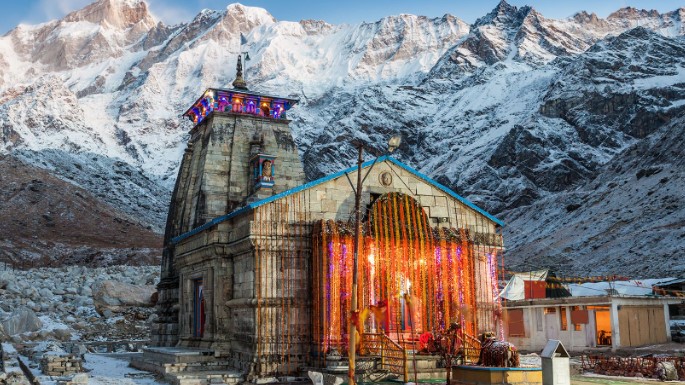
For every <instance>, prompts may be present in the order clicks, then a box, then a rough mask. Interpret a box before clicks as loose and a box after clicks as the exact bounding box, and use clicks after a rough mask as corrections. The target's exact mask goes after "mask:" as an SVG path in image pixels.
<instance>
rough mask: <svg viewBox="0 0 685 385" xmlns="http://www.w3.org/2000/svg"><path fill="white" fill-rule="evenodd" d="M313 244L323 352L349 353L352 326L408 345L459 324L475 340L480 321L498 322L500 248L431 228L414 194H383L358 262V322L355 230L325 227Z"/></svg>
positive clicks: (316, 327)
mask: <svg viewBox="0 0 685 385" xmlns="http://www.w3.org/2000/svg"><path fill="white" fill-rule="evenodd" d="M313 238H314V245H313V246H314V247H313V255H314V261H313V269H312V270H313V274H314V276H313V282H314V285H315V290H314V291H315V292H314V295H313V304H312V305H313V306H312V307H313V313H314V319H313V321H312V322H313V337H314V341H315V342H316V343H317V345H318V349H317V350H319V352H320V353H323V354H325V353H326V352H329V351H330V350H331V349H336V350H339V351H346V349H347V340H348V337H349V334H348V333H349V332H350V330H349V329H350V328H351V326H350V325H357V329H358V330H362V331H363V332H364V333H382V334H385V335H387V336H388V337H390V338H392V339H393V340H394V341H396V342H397V343H399V344H400V345H405V346H407V345H408V344H413V343H415V342H416V341H417V340H418V339H419V336H420V335H421V334H422V333H425V332H429V331H430V332H434V331H439V330H445V329H446V328H447V327H449V325H450V324H451V323H457V324H459V325H461V328H462V330H463V332H465V333H468V334H470V335H476V334H477V331H478V330H479V322H481V323H482V322H485V324H486V326H485V327H491V326H489V325H493V324H494V322H493V321H492V319H491V318H493V317H494V315H495V314H496V313H497V311H496V308H497V305H496V304H495V302H496V301H495V299H494V296H493V293H495V292H496V281H497V278H496V277H497V272H496V270H497V266H496V265H497V263H496V261H497V258H496V255H494V254H495V253H496V252H495V251H494V249H487V250H485V249H478V248H477V247H474V243H473V242H472V241H471V240H470V239H469V234H468V231H467V230H465V229H450V228H446V227H443V228H439V227H431V226H430V224H429V218H428V217H427V215H426V214H425V212H424V210H423V208H422V207H421V206H420V204H419V203H418V202H417V201H416V200H415V199H413V198H411V197H409V196H407V195H404V194H400V193H389V194H385V195H382V196H381V197H379V198H378V199H377V200H376V201H375V202H374V203H373V204H372V205H371V207H370V208H369V212H368V213H367V215H366V220H365V223H364V224H363V239H362V240H361V245H360V254H359V262H358V264H359V270H358V274H359V275H358V298H359V300H358V303H359V313H358V314H357V315H354V316H353V317H352V319H350V310H351V309H350V305H351V304H350V302H351V287H352V275H353V271H352V270H353V253H354V224H350V223H343V222H335V221H321V222H319V223H318V224H317V225H316V226H315V229H314V236H313ZM481 252H482V254H483V255H478V256H477V254H480V253H481ZM485 318H490V319H489V320H488V321H485V320H484V319H485ZM479 319H480V320H479Z"/></svg>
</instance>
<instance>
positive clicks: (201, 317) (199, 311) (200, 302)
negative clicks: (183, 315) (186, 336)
mask: <svg viewBox="0 0 685 385" xmlns="http://www.w3.org/2000/svg"><path fill="white" fill-rule="evenodd" d="M204 334H205V298H204V285H203V283H202V278H199V279H195V280H193V337H198V338H201V337H202V336H203V335H204Z"/></svg>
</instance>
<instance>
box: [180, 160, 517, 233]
mask: <svg viewBox="0 0 685 385" xmlns="http://www.w3.org/2000/svg"><path fill="white" fill-rule="evenodd" d="M386 160H387V161H389V162H391V163H392V164H394V165H396V166H399V167H401V168H403V169H404V170H406V171H408V172H410V173H412V174H414V175H416V176H417V177H419V178H421V179H423V180H424V181H426V182H428V183H429V184H432V185H434V186H435V187H437V188H439V189H440V190H442V191H443V192H444V193H446V194H447V195H449V196H451V197H453V198H455V199H457V200H458V201H460V202H461V203H463V204H465V205H466V206H468V207H470V208H472V209H473V210H475V211H476V212H478V213H480V214H482V215H483V216H485V217H486V218H488V219H490V220H491V221H493V222H495V223H496V224H497V225H499V226H502V227H504V222H502V221H500V220H499V219H497V218H495V217H494V216H493V215H492V214H490V213H488V212H487V211H485V210H483V209H481V208H480V207H478V206H476V205H475V204H473V202H471V201H469V200H468V199H466V198H464V197H462V196H461V195H459V194H457V193H455V192H454V191H452V190H450V189H449V188H447V187H445V186H443V185H442V184H440V183H438V182H437V181H435V180H433V179H431V178H430V177H428V176H427V175H425V174H422V173H420V172H419V171H417V170H415V169H413V168H412V167H409V166H407V165H406V164H404V163H402V162H400V161H399V160H397V159H395V158H393V157H391V156H389V155H383V156H381V157H379V158H378V159H377V160H375V162H377V163H381V162H384V161H386ZM373 163H374V160H369V161H367V162H364V163H362V168H366V167H369V166H371V165H372V164H373ZM354 171H357V166H352V167H350V168H348V169H345V170H342V171H338V172H336V173H333V174H330V175H327V176H324V177H323V178H319V179H316V180H313V181H311V182H308V183H305V184H303V185H300V186H297V187H295V188H292V189H290V190H286V191H283V192H282V193H280V194H276V195H273V196H270V197H268V198H265V199H262V200H259V201H257V202H254V203H250V204H248V205H246V206H243V207H241V208H239V209H237V210H235V211H233V212H230V213H228V214H226V215H222V216H220V217H217V218H214V219H212V220H211V221H209V222H207V223H205V224H204V225H202V226H199V227H196V228H194V229H192V230H190V231H188V232H186V233H183V234H181V235H179V236H177V237H174V238H172V239H171V243H174V244H175V243H178V242H180V241H182V240H184V239H186V238H188V237H190V236H193V235H195V234H198V233H200V232H201V231H203V230H206V229H208V228H210V227H212V226H214V225H217V224H219V223H221V222H224V221H226V220H228V219H231V218H234V217H236V216H239V215H241V214H243V213H245V212H248V211H250V210H253V209H255V208H257V207H259V206H263V205H265V204H267V203H271V202H273V201H275V200H278V199H281V198H283V197H287V196H289V195H292V194H295V193H298V192H300V191H304V190H307V189H309V188H312V187H314V186H318V185H320V184H322V183H325V182H328V181H330V180H333V179H336V178H340V177H342V176H344V175H345V174H346V173H350V172H354Z"/></svg>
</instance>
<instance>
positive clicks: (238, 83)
mask: <svg viewBox="0 0 685 385" xmlns="http://www.w3.org/2000/svg"><path fill="white" fill-rule="evenodd" d="M242 56H243V55H242V54H238V64H237V65H236V67H235V71H236V74H235V80H234V81H233V88H237V89H240V90H247V83H246V82H245V79H243V60H242Z"/></svg>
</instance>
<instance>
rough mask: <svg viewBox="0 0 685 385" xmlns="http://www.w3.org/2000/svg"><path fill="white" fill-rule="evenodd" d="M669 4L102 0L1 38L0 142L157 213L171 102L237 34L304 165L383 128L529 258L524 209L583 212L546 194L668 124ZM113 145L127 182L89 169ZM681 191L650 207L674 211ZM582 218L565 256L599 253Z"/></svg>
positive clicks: (533, 233)
mask: <svg viewBox="0 0 685 385" xmlns="http://www.w3.org/2000/svg"><path fill="white" fill-rule="evenodd" d="M684 18H685V8H680V9H678V10H674V11H672V12H668V13H664V14H660V13H658V12H655V11H644V10H637V9H634V8H624V9H621V10H618V11H617V12H615V13H613V14H611V15H610V16H609V17H607V18H606V19H602V18H599V17H597V16H596V15H595V14H588V13H586V12H580V13H578V14H576V15H574V16H573V17H571V18H568V19H563V20H554V19H548V18H545V17H544V16H543V15H541V14H540V13H538V12H537V11H536V10H534V9H532V8H530V7H521V8H517V7H514V6H511V5H509V4H507V3H506V2H504V1H502V2H501V3H499V4H498V5H497V6H496V7H495V9H493V11H492V12H490V13H489V14H487V15H485V16H483V17H482V18H480V19H478V20H477V21H476V22H475V23H474V24H473V25H469V24H467V23H465V22H463V21H462V20H460V19H458V18H457V17H455V16H452V15H445V16H443V17H441V18H433V19H431V18H427V17H423V16H414V15H397V16H388V17H386V18H383V19H381V20H379V21H377V22H374V23H361V24H356V25H332V24H329V23H326V22H325V21H317V20H302V21H300V22H290V21H277V20H275V19H274V18H273V17H272V16H271V15H270V14H269V13H268V12H267V11H266V10H264V9H260V8H253V7H246V6H243V5H240V4H231V5H228V6H227V7H226V8H225V9H224V10H220V11H212V10H203V11H202V12H200V13H199V14H198V15H197V16H196V17H195V18H193V19H192V20H190V21H188V22H187V23H181V24H178V25H173V26H167V25H164V24H163V23H161V22H159V21H157V20H156V19H155V17H154V16H153V15H152V14H150V12H149V10H148V7H147V5H146V4H145V2H144V1H143V0H100V1H97V2H95V3H93V4H91V5H89V6H88V7H86V8H84V9H82V10H79V11H75V12H72V13H71V14H69V15H67V16H66V17H65V18H64V19H62V20H56V21H51V22H48V23H44V24H41V25H37V26H29V25H20V26H18V27H17V28H15V29H14V30H12V31H10V32H9V33H8V34H6V35H5V36H3V37H2V38H0V48H1V49H0V64H1V65H0V116H1V117H2V118H3V119H2V123H1V124H2V130H1V131H0V150H1V151H2V152H4V153H13V154H15V155H17V156H19V157H20V158H22V159H23V160H25V161H27V162H29V163H32V164H33V165H37V166H40V167H44V168H46V169H49V170H52V171H53V172H55V173H57V175H58V176H59V177H60V178H62V179H65V180H68V181H71V182H73V183H74V184H77V185H79V186H80V187H83V188H86V189H88V190H90V191H92V192H94V193H95V195H97V196H99V197H101V199H103V201H105V202H107V203H109V204H111V205H113V206H116V207H118V208H120V209H122V210H123V211H125V212H127V213H128V214H129V215H131V216H132V217H133V218H136V219H137V220H138V221H139V222H145V223H146V224H147V225H151V226H152V228H154V229H157V230H159V229H161V227H162V221H163V214H162V213H163V212H164V210H165V205H166V202H167V200H168V198H167V196H168V195H165V194H168V191H169V190H170V188H171V186H172V184H173V179H174V177H175V171H176V169H177V167H178V162H179V160H180V158H181V152H182V150H183V148H184V146H185V140H186V133H187V132H188V130H189V129H190V123H189V122H186V121H182V120H181V119H180V118H179V114H180V113H181V112H182V111H184V110H185V108H186V107H187V106H188V104H189V103H191V102H192V101H194V100H195V98H196V97H197V96H198V95H199V94H200V93H201V92H202V91H203V90H204V89H205V88H207V87H228V86H229V85H230V83H231V82H232V80H233V78H234V75H235V70H234V69H235V62H236V59H237V54H238V52H241V51H249V53H250V56H251V60H250V61H249V62H247V63H246V65H245V76H246V79H247V81H248V85H249V86H250V88H251V89H254V90H258V91H264V92H269V93H275V94H281V95H286V96H294V97H297V98H299V99H300V100H301V102H300V104H298V105H297V106H296V107H295V108H294V109H293V110H291V114H290V115H289V116H290V117H291V118H292V119H293V123H292V124H291V126H292V128H293V131H294V134H295V136H296V138H295V139H296V142H297V144H298V146H299V148H300V152H301V154H302V157H303V160H304V163H305V170H306V172H307V176H308V177H309V178H315V177H319V176H321V175H323V174H326V173H329V172H331V171H335V170H338V169H340V168H343V167H347V166H349V165H350V164H352V163H353V157H354V151H353V150H352V147H351V146H352V145H351V141H352V140H353V139H363V140H365V141H366V142H367V143H368V144H369V147H370V148H371V152H373V151H374V150H373V149H375V150H376V151H381V149H382V147H383V143H384V142H385V139H386V138H387V137H388V136H389V135H390V134H392V133H396V132H399V133H401V134H402V135H403V137H404V142H403V144H402V146H401V147H400V149H399V151H398V153H397V154H396V156H398V157H399V158H400V159H401V160H403V161H405V162H407V163H409V164H411V165H413V166H415V167H417V168H418V169H419V170H421V171H424V172H426V173H427V174H429V175H431V176H432V177H434V178H436V179H437V180H439V181H441V182H443V183H445V184H447V185H449V186H451V187H453V188H454V189H455V190H457V191H459V192H460V193H462V194H463V195H466V196H467V197H469V198H470V199H472V200H474V201H475V202H477V203H478V204H480V205H482V206H484V207H486V208H487V209H489V210H490V211H492V212H494V213H498V214H500V215H501V216H503V218H504V219H505V221H506V220H507V219H511V220H512V224H511V225H510V226H508V227H507V228H505V238H506V239H510V242H508V244H509V247H510V252H509V255H508V257H507V260H508V262H512V263H513V266H514V267H523V266H522V265H517V263H518V262H519V261H524V260H526V261H528V263H529V264H530V263H531V261H532V260H533V259H531V258H533V257H535V258H538V257H540V256H541V254H540V253H548V254H549V255H550V256H551V259H549V260H540V259H539V258H538V259H536V261H537V262H536V263H539V264H543V265H550V266H551V265H554V264H555V260H554V256H555V255H557V254H560V253H561V251H560V249H556V248H553V247H551V246H549V245H547V246H545V247H546V248H543V247H542V246H539V247H538V246H535V247H533V246H531V245H530V244H531V242H532V241H533V240H534V239H537V238H536V237H537V236H539V235H540V234H541V233H540V226H542V224H543V223H548V222H545V220H547V219H545V220H543V219H541V218H542V217H541V213H542V212H546V211H545V210H550V211H549V213H548V214H546V215H548V216H547V217H545V218H551V217H550V216H552V215H558V216H562V217H564V219H568V218H569V217H574V218H575V217H576V216H579V215H581V214H582V218H583V219H579V220H586V221H591V222H592V221H593V217H592V215H594V214H591V212H589V211H588V212H584V211H582V210H572V211H569V212H566V213H564V211H565V209H564V210H562V211H559V210H556V207H557V205H558V204H559V202H561V201H563V200H562V199H557V198H556V197H565V196H566V195H565V194H572V193H573V192H574V191H576V190H579V189H580V190H582V189H584V188H586V189H589V192H588V194H589V195H588V197H587V199H591V197H590V195H592V194H590V193H591V192H593V190H592V189H591V188H590V186H592V184H591V183H596V181H597V178H600V177H601V176H602V175H606V171H605V168H606V167H608V165H609V164H611V163H612V162H616V161H617V159H624V160H623V162H626V163H630V162H634V163H635V164H637V163H639V159H640V158H641V157H644V156H645V155H644V154H642V155H640V154H638V153H636V152H635V151H634V150H633V149H634V148H638V147H639V148H642V147H640V146H643V144H642V143H647V142H648V141H649V142H650V143H651V142H652V141H655V140H657V139H656V138H657V135H665V134H664V132H665V131H668V130H669V127H670V129H671V130H677V129H678V127H681V126H677V125H674V124H673V122H675V121H677V119H678V118H679V117H681V116H683V115H684V113H685V37H684V35H685V24H684V23H683V20H684ZM241 35H243V36H244V40H245V41H246V42H245V44H244V45H241ZM659 137H660V136H659ZM654 148H661V147H659V146H656V147H654ZM630 154H633V155H632V158H631V160H629V159H628V158H630V157H631V155H630ZM680 155H681V156H682V153H681V154H680ZM84 159H92V161H89V163H90V165H89V167H82V168H81V169H78V170H79V171H76V170H75V169H74V167H73V165H74V164H84ZM112 162H122V163H121V164H124V165H126V166H125V167H126V168H130V170H129V171H131V172H130V174H131V178H130V179H131V180H132V181H133V182H130V183H127V184H120V183H107V186H108V187H107V188H105V189H103V188H102V183H100V182H98V181H100V180H104V181H111V180H114V177H120V176H121V174H116V173H115V172H114V171H113V168H112V167H109V165H111V164H112ZM122 167H123V166H122ZM61 170H70V171H68V172H60V171H61ZM674 172H677V170H674ZM134 176H135V178H134ZM669 181H672V179H669ZM669 181H667V182H664V183H666V184H668V183H675V182H669ZM146 183H147V184H146ZM132 185H133V186H136V188H131V186H132ZM105 191H106V192H105ZM592 196H594V195H592ZM592 199H595V198H592ZM596 199H597V202H600V204H601V202H602V199H605V198H601V197H597V198H596ZM606 199H609V198H606ZM612 199H616V202H620V199H619V197H615V198H612ZM621 199H628V197H627V196H623V198H621ZM648 202H649V198H647V199H644V203H645V204H647V203H648ZM574 204H580V203H574ZM538 205H543V206H544V207H539V206H538ZM132 207H134V208H132ZM533 207H535V209H533ZM626 210H627V208H626ZM533 211H534V212H533ZM681 211H682V210H680V211H678V210H675V211H673V212H670V213H666V212H663V213H662V214H663V215H662V218H661V219H660V220H666V222H668V223H670V224H671V225H674V224H676V223H679V222H678V221H682V218H683V217H682V216H683V213H682V212H681ZM660 213H661V212H660ZM562 214H563V215H562ZM535 218H538V219H535ZM579 218H580V217H579ZM558 223H563V221H562V220H561V219H560V220H559V221H558ZM637 228H638V227H637V226H636V227H635V231H638V230H637ZM630 229H631V226H629V225H627V226H625V231H627V232H628V233H630ZM591 233H592V232H591V231H589V230H587V231H586V230H579V231H578V232H573V234H571V235H568V234H566V236H568V237H571V239H574V240H576V241H577V242H581V240H582V242H583V245H584V246H583V247H580V246H578V247H575V246H568V247H566V248H563V257H564V258H571V259H576V260H577V261H580V262H578V263H576V264H574V265H573V267H574V268H576V269H577V268H578V266H581V265H582V266H585V265H584V264H583V261H588V263H590V261H592V259H591V258H590V255H591V254H592V255H593V256H594V255H595V254H596V253H595V252H594V251H589V250H596V249H592V247H593V246H594V245H597V244H599V243H598V242H600V241H599V240H597V237H591V238H587V237H588V234H591ZM599 234H601V233H599ZM600 238H601V237H600ZM676 239H677V237H676ZM529 241H530V242H529ZM568 242H570V243H569V244H570V245H574V243H573V242H572V241H568ZM636 242H637V241H634V242H630V241H629V237H627V238H626V241H625V242H622V243H621V244H618V245H616V247H617V250H615V252H614V254H621V255H630V253H629V252H628V251H629V250H630V248H631V247H632V248H633V249H634V248H635V247H636V245H637V243H636ZM674 242H675V241H674ZM585 243H587V245H586V244H585ZM540 244H541V243H540V242H537V241H536V243H535V245H540ZM684 244H685V241H682V240H681V241H680V243H678V242H675V243H674V245H675V246H678V247H681V248H682V246H683V245H684ZM586 246H587V247H586ZM588 247H589V249H588ZM649 252H651V253H655V254H659V255H666V254H665V253H666V251H662V250H660V248H654V250H649ZM545 261H548V262H545ZM643 265H644V263H643ZM564 266H566V265H564ZM606 266H608V267H607V268H608V269H611V268H612V266H613V267H618V266H623V264H620V265H619V264H615V265H611V264H608V265H606ZM540 267H545V266H540ZM640 268H641V267H636V268H635V269H633V270H631V271H630V272H634V273H636V274H637V273H640V272H641V271H642V270H640ZM669 269H670V268H666V267H665V270H664V272H667V273H674V272H675V270H669ZM624 273H625V271H624Z"/></svg>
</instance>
